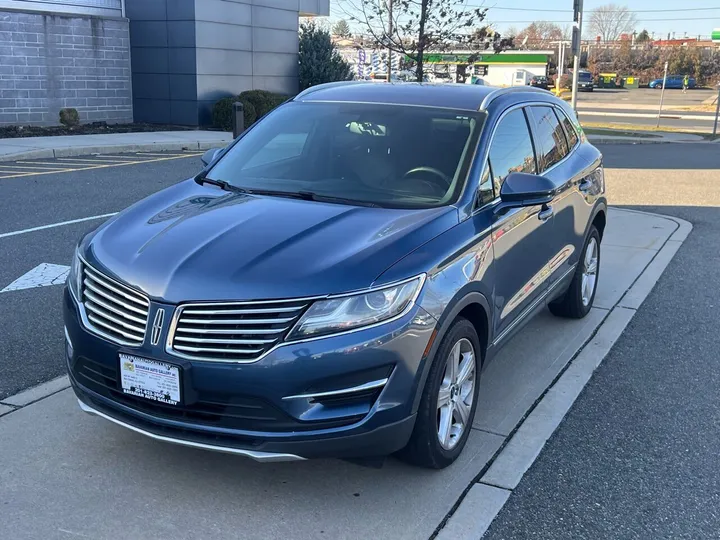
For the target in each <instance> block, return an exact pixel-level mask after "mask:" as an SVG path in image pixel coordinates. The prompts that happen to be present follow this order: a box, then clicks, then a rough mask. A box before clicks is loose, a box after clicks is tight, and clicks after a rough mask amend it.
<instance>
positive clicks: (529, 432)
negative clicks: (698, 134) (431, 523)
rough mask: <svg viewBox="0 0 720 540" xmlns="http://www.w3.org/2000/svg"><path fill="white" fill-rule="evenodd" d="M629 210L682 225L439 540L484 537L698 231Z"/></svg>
mask: <svg viewBox="0 0 720 540" xmlns="http://www.w3.org/2000/svg"><path fill="white" fill-rule="evenodd" d="M627 211H629V212H634V213H638V214H647V215H652V216H655V217H661V218H663V219H668V220H670V221H674V222H675V223H677V224H678V228H677V229H676V230H675V232H673V234H672V235H671V236H670V237H669V238H668V239H667V240H666V241H665V244H664V245H663V247H662V248H661V249H660V250H659V251H658V253H657V254H656V255H655V257H654V258H653V260H652V261H651V262H650V263H649V264H648V265H647V266H646V267H645V269H644V270H643V272H642V273H641V274H640V276H638V278H637V279H636V280H635V282H634V283H633V284H632V285H631V287H630V288H629V289H628V290H627V291H626V292H625V294H624V295H623V297H622V298H621V299H620V301H619V302H618V303H617V304H616V305H615V306H614V307H613V309H612V310H611V311H610V313H609V315H608V316H607V317H606V318H605V320H604V321H603V322H602V323H601V324H600V326H599V327H598V329H597V331H596V333H595V335H594V336H593V337H592V338H591V339H590V341H588V343H586V344H585V345H584V346H583V347H582V348H581V349H580V350H579V353H578V354H577V356H576V357H575V358H574V359H573V360H572V361H571V362H570V363H569V364H568V366H567V368H566V369H565V371H564V372H563V373H562V374H561V375H560V377H559V378H558V379H557V380H556V381H555V383H554V384H552V385H551V386H550V388H549V389H548V390H547V392H546V393H545V395H544V396H543V397H542V398H541V399H540V401H539V402H538V403H537V404H536V406H535V407H534V408H533V409H532V410H531V411H530V413H529V414H528V415H527V417H526V418H525V419H524V420H523V421H522V422H521V423H520V425H519V426H518V428H517V430H516V431H515V433H514V434H513V435H512V437H511V438H510V439H509V441H508V442H507V443H506V444H505V446H504V447H503V448H502V449H501V450H500V452H499V453H498V454H497V455H496V456H495V458H494V459H493V460H492V461H491V464H490V466H489V468H488V469H487V470H486V471H485V473H484V474H483V476H482V477H481V478H480V479H479V480H478V482H477V483H476V484H474V485H473V486H471V488H470V490H469V491H468V492H467V493H466V494H465V496H464V497H463V498H462V500H461V501H460V504H459V505H458V506H457V507H456V508H455V511H454V512H453V513H452V514H451V515H450V517H449V519H447V521H446V523H445V525H444V527H443V528H442V529H440V531H438V534H437V536H436V538H437V539H442V540H444V539H450V538H453V539H468V540H469V539H471V538H472V539H478V538H480V537H481V536H482V535H483V534H485V531H487V529H488V528H489V527H490V525H491V524H492V521H493V520H494V519H495V517H496V516H497V515H498V514H499V513H500V510H502V507H503V506H504V505H505V502H506V501H507V499H508V498H509V497H510V495H511V494H512V490H513V489H515V488H516V487H517V485H518V484H519V483H520V481H521V480H522V478H523V476H524V475H525V473H526V472H527V471H528V469H529V468H530V467H531V466H532V464H533V463H534V462H535V459H537V457H538V456H539V455H540V452H541V451H542V449H543V447H544V446H545V443H546V442H547V441H548V439H549V438H550V437H551V436H552V434H553V433H554V431H555V430H556V429H557V428H558V426H559V425H560V423H561V422H562V420H563V419H564V418H565V415H566V414H567V413H568V411H569V410H570V408H571V407H572V406H573V404H574V403H575V400H576V399H577V398H578V396H579V395H580V393H581V392H582V390H583V388H584V387H585V385H586V384H587V383H588V382H589V381H590V379H591V378H592V375H593V373H594V372H595V370H596V369H597V368H598V367H599V366H600V364H601V363H602V361H603V360H604V359H605V357H606V356H607V355H608V353H609V352H610V350H611V349H612V347H613V345H614V344H615V342H617V340H618V339H619V338H620V336H621V335H622V333H623V331H624V330H625V328H626V327H627V325H628V324H629V323H630V321H631V320H632V318H633V317H634V316H635V314H636V313H637V309H638V308H639V307H640V305H641V304H642V303H643V301H644V300H645V299H646V298H647V297H648V295H649V294H650V292H651V291H652V289H653V287H654V286H655V284H656V283H657V281H658V280H659V279H660V277H661V276H662V274H663V272H664V271H665V269H666V268H667V266H668V264H669V263H670V261H671V260H672V258H673V257H674V256H675V254H676V253H677V251H678V250H679V249H680V246H681V245H682V243H683V242H684V241H685V240H686V239H687V237H688V235H689V234H690V232H691V231H692V228H693V226H692V224H691V223H690V222H688V221H685V220H683V219H679V218H675V217H671V216H666V215H663V214H656V213H650V212H640V211H637V210H627Z"/></svg>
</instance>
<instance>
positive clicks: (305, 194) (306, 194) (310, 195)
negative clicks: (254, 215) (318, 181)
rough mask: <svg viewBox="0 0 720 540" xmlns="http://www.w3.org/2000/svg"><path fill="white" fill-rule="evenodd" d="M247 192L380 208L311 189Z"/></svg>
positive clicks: (256, 190)
mask: <svg viewBox="0 0 720 540" xmlns="http://www.w3.org/2000/svg"><path fill="white" fill-rule="evenodd" d="M246 191H247V193H250V194H251V195H268V196H271V197H287V198H288V199H300V200H303V201H316V202H329V203H335V204H347V205H351V206H368V207H372V208H382V207H381V206H380V205H379V204H375V203H373V202H369V201H358V200H355V199H346V198H344V197H334V196H332V195H320V194H319V193H315V192H313V191H280V190H274V189H248V190H246Z"/></svg>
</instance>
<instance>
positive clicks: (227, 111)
mask: <svg viewBox="0 0 720 540" xmlns="http://www.w3.org/2000/svg"><path fill="white" fill-rule="evenodd" d="M236 101H239V102H240V103H242V104H243V120H244V122H245V127H246V128H248V127H250V125H251V124H252V123H253V122H255V120H256V119H257V116H258V115H257V112H256V111H255V106H254V105H253V104H252V103H251V102H250V101H248V100H247V99H245V98H243V97H241V96H230V97H225V98H222V99H220V100H218V101H217V102H216V103H215V105H213V109H212V120H213V126H214V127H216V128H218V129H222V130H223V131H232V128H233V125H232V111H233V103H235V102H236Z"/></svg>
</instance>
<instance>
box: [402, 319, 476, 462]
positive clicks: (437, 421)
mask: <svg viewBox="0 0 720 540" xmlns="http://www.w3.org/2000/svg"><path fill="white" fill-rule="evenodd" d="M456 346H457V347H458V348H459V349H460V351H461V354H460V357H459V362H458V364H459V366H463V365H464V364H463V362H465V361H466V360H467V357H466V355H467V352H468V347H471V351H470V352H472V354H473V358H474V360H473V361H474V369H473V372H472V373H470V374H469V376H468V378H467V380H466V381H465V382H464V383H463V384H460V385H457V386H454V385H453V384H448V383H449V381H450V379H451V378H452V376H451V374H450V373H449V372H448V371H447V368H448V365H449V360H450V355H451V352H454V350H455V347H456ZM482 354H484V352H483V351H482V350H481V348H480V340H479V339H478V336H477V332H476V331H475V327H474V326H473V325H472V323H471V322H470V321H468V320H467V319H464V318H462V317H460V318H458V319H457V320H456V321H455V322H454V323H453V325H452V326H451V327H450V329H449V330H448V332H447V334H445V337H444V338H443V340H442V342H441V343H440V346H439V347H438V349H437V351H436V353H435V356H434V358H433V361H432V362H433V363H432V366H431V368H430V373H429V375H428V378H427V381H426V382H425V388H424V389H423V394H422V397H421V399H420V406H419V407H418V412H417V419H416V420H415V428H414V429H413V432H412V435H411V436H410V441H409V442H408V444H407V446H406V447H405V448H403V449H402V450H400V452H398V457H399V458H400V459H402V460H403V461H406V462H408V463H411V464H413V465H418V466H420V467H426V468H429V469H444V468H445V467H447V466H448V465H450V464H451V463H453V462H454V461H455V460H456V459H457V458H458V456H459V455H460V453H461V452H462V450H463V448H464V447H465V443H466V442H467V439H468V436H469V435H470V431H471V428H472V422H473V419H474V417H475V410H476V408H477V402H478V389H479V386H480V368H481V365H482V362H481V359H482V356H481V355H482ZM458 371H463V370H460V369H459V370H458ZM471 382H472V388H471V389H470V388H469V383H471ZM441 386H442V387H443V388H444V389H446V390H447V391H444V392H443V395H444V396H446V399H447V400H448V401H447V405H445V406H443V407H441V406H439V404H438V402H439V398H440V390H441ZM453 388H454V389H453ZM470 396H472V401H471V403H470V404H469V405H468V401H469V398H470ZM455 403H457V404H459V403H462V404H463V405H464V409H463V410H465V412H466V413H467V419H466V421H465V423H464V427H463V429H462V430H461V431H459V433H458V430H457V425H459V422H458V423H457V424H455V423H454V422H456V421H457V420H459V419H460V412H459V409H456V408H454V407H455ZM447 418H450V419H451V420H452V422H451V423H450V424H448V422H447V421H445V422H443V420H446V419H447ZM448 425H449V427H448V429H446V430H443V433H445V434H448V435H449V436H448V437H446V439H445V443H442V442H441V440H440V433H441V432H440V427H441V426H448Z"/></svg>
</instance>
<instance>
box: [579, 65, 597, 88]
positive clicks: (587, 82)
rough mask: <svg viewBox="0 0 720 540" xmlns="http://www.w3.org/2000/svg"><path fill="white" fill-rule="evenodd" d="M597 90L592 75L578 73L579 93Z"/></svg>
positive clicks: (585, 72) (584, 72) (587, 72)
mask: <svg viewBox="0 0 720 540" xmlns="http://www.w3.org/2000/svg"><path fill="white" fill-rule="evenodd" d="M594 88H595V83H594V81H593V76H592V73H590V72H589V71H582V70H580V71H578V92H592V91H593V90H594Z"/></svg>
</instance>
